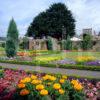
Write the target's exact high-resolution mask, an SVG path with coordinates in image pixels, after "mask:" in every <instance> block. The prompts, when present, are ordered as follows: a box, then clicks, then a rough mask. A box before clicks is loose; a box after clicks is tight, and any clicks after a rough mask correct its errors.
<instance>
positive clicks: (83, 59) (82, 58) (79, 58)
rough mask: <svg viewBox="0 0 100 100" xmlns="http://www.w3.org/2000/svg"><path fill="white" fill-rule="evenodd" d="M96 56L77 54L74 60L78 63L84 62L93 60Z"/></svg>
mask: <svg viewBox="0 0 100 100" xmlns="http://www.w3.org/2000/svg"><path fill="white" fill-rule="evenodd" d="M95 59H96V58H95V57H93V56H77V57H76V62H78V63H84V62H88V61H94V60H95Z"/></svg>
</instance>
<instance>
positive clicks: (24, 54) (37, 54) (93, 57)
mask: <svg viewBox="0 0 100 100" xmlns="http://www.w3.org/2000/svg"><path fill="white" fill-rule="evenodd" d="M3 52H4V51H3ZM99 59H100V52H91V51H90V52H89V51H84V52H82V51H81V52H78V51H66V50H64V51H51V50H27V51H24V50H20V51H18V52H17V56H16V57H14V58H10V59H9V58H8V57H6V56H5V54H4V55H3V53H2V55H1V56H0V62H6V63H15V64H25V65H35V66H37V65H40V66H45V67H59V68H68V69H81V70H82V69H83V70H85V69H86V70H98V71H99V70H100V60H99Z"/></svg>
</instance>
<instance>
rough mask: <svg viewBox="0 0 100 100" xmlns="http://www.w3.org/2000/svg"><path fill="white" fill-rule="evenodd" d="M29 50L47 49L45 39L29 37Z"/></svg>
mask: <svg viewBox="0 0 100 100" xmlns="http://www.w3.org/2000/svg"><path fill="white" fill-rule="evenodd" d="M29 49H30V50H47V39H33V38H30V39H29Z"/></svg>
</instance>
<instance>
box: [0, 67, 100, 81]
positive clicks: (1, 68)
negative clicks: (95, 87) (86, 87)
mask: <svg viewBox="0 0 100 100" xmlns="http://www.w3.org/2000/svg"><path fill="white" fill-rule="evenodd" d="M4 69H11V70H15V71H16V70H18V69H17V68H3V66H0V70H4ZM24 71H25V72H27V73H43V72H39V71H29V70H27V71H26V70H24ZM45 73H46V74H54V73H52V72H51V73H50V72H45ZM55 75H61V74H60V73H58V74H55ZM67 76H68V77H74V78H84V79H88V80H100V78H94V77H89V76H87V77H83V76H79V75H75V74H73V75H67Z"/></svg>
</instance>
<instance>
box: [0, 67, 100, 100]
mask: <svg viewBox="0 0 100 100" xmlns="http://www.w3.org/2000/svg"><path fill="white" fill-rule="evenodd" d="M99 96H100V81H99V80H98V79H86V78H76V77H71V76H67V75H61V74H53V73H39V72H34V71H32V72H28V71H27V72H25V71H23V70H17V69H2V67H1V69H0V100H12V99H13V100H34V99H35V100H63V99H64V100H99V99H100V97H99ZM32 98H33V99H32Z"/></svg>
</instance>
